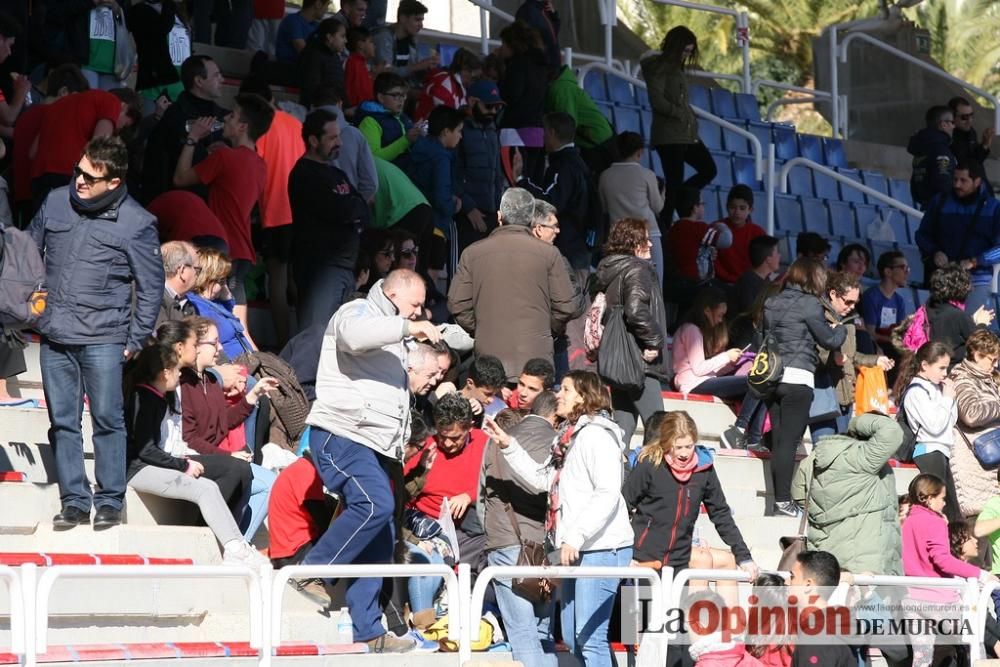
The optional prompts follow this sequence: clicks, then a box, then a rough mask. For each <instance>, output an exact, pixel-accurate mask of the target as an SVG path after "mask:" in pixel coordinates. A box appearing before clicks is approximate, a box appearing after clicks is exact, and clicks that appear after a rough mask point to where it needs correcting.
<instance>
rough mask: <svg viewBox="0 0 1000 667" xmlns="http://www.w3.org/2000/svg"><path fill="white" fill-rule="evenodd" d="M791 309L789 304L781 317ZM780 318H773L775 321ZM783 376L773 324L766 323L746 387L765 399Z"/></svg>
mask: <svg viewBox="0 0 1000 667" xmlns="http://www.w3.org/2000/svg"><path fill="white" fill-rule="evenodd" d="M789 308H791V304H789V305H788V306H787V307H786V308H785V310H784V311H782V313H781V314H782V315H784V314H785V313H787V312H788V309H789ZM780 319H781V317H775V321H778V320H780ZM784 374H785V366H784V364H782V363H781V355H780V354H778V341H777V339H775V337H774V323H771V322H768V327H767V329H765V330H764V340H763V342H762V343H761V344H760V347H759V348H758V349H757V354H756V355H754V358H753V364H751V366H750V372H749V373H748V374H747V386H748V388H749V390H750V393H752V394H753V395H754V396H756V397H757V398H760V399H765V398H767V397H768V396H770V395H771V394H772V393H773V392H774V390H775V389H777V387H778V385H779V384H781V378H782V376H783V375H784Z"/></svg>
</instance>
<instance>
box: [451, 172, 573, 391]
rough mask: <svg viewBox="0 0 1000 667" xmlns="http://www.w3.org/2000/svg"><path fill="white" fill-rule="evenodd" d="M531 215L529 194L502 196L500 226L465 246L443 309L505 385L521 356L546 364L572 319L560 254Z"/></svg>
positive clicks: (514, 190) (568, 283)
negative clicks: (491, 361)
mask: <svg viewBox="0 0 1000 667" xmlns="http://www.w3.org/2000/svg"><path fill="white" fill-rule="evenodd" d="M534 212H535V198H534V197H533V196H532V195H531V193H530V192H528V191H527V190H524V189H522V188H509V189H508V190H507V191H506V192H504V194H503V197H502V198H501V199H500V212H499V213H498V216H497V217H498V218H499V222H500V226H499V227H497V228H496V229H494V230H493V231H492V232H491V233H490V235H489V236H488V237H486V238H485V239H483V240H482V241H477V242H476V243H473V244H472V245H470V246H469V247H468V248H466V249H465V252H463V253H462V257H461V260H460V261H459V263H458V270H457V271H456V272H455V279H454V280H453V281H452V283H451V289H450V290H448V309H449V310H450V311H451V313H452V315H454V316H455V321H456V322H457V323H458V324H460V325H461V326H462V327H463V328H464V329H465V330H466V331H468V332H469V333H470V334H472V337H473V338H475V340H476V347H475V349H476V354H490V355H493V356H495V357H497V358H499V359H500V361H501V362H502V363H503V367H504V370H505V372H506V373H507V380H508V382H516V381H517V374H518V373H520V372H521V368H523V367H524V364H525V362H526V361H528V360H529V359H534V358H537V357H540V358H542V359H546V360H548V361H549V363H551V362H552V350H553V343H552V341H553V338H552V332H553V331H562V330H564V329H565V325H566V322H568V321H570V320H571V319H573V318H574V317H576V316H578V315H579V314H580V312H579V311H580V300H579V294H578V293H577V291H576V290H574V288H573V284H572V282H571V281H570V276H569V271H568V270H567V268H566V263H565V262H564V261H563V257H562V254H560V252H559V250H558V249H557V248H555V247H554V246H553V245H552V243H551V241H549V242H546V241H544V240H541V239H540V238H536V236H535V235H534V234H533V233H532V231H531V225H532V221H533V219H534ZM555 224H556V225H558V223H555ZM553 236H554V234H553Z"/></svg>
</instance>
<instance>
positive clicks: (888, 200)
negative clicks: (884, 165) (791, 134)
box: [778, 157, 924, 220]
mask: <svg viewBox="0 0 1000 667" xmlns="http://www.w3.org/2000/svg"><path fill="white" fill-rule="evenodd" d="M798 166H802V167H807V168H809V169H812V170H813V171H818V172H819V173H821V174H825V175H827V176H829V177H830V178H832V179H834V180H836V181H839V182H841V183H844V184H845V185H848V186H849V187H852V188H854V189H855V190H859V191H861V192H863V193H865V194H866V195H868V196H869V197H871V198H873V199H877V200H879V201H880V202H882V203H883V204H886V205H887V206H892V207H893V208H895V209H898V210H900V211H902V212H903V213H906V214H907V215H912V216H913V217H915V218H917V219H918V220H919V219H923V217H924V214H923V213H922V212H921V211H918V210H917V209H915V208H913V207H912V206H907V205H906V204H904V203H903V202H901V201H899V200H898V199H893V198H892V197H890V196H889V195H885V194H882V193H881V192H879V191H878V190H874V189H872V188H870V187H868V186H867V185H865V184H864V183H859V182H858V181H855V180H854V179H852V178H848V177H847V176H844V175H843V174H841V173H838V172H836V171H834V170H833V169H830V168H829V167H824V166H823V165H821V164H820V163H818V162H814V161H812V160H810V159H808V158H804V157H796V158H792V159H791V160H788V161H787V162H785V164H783V165H782V166H781V171H780V172H778V187H779V188H780V189H781V190H780V191H781V192H782V193H786V192H788V174H789V172H791V170H792V169H793V168H795V167H798Z"/></svg>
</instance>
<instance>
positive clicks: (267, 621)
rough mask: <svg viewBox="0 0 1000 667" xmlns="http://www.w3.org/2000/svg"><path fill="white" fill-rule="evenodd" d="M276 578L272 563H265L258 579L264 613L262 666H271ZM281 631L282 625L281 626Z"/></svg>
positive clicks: (261, 647)
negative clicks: (273, 580)
mask: <svg viewBox="0 0 1000 667" xmlns="http://www.w3.org/2000/svg"><path fill="white" fill-rule="evenodd" d="M273 578H274V568H273V567H272V566H271V564H270V563H265V564H264V565H262V566H261V568H260V578H259V579H258V581H257V586H258V589H259V590H260V602H261V609H262V611H263V614H262V616H261V619H260V620H261V623H260V662H259V663H258V664H259V665H260V667H271V654H272V652H273V651H272V645H273V644H274V641H273V640H272V638H271V614H272V613H274V610H273V608H272V607H271V581H272V579H273ZM279 631H280V626H279Z"/></svg>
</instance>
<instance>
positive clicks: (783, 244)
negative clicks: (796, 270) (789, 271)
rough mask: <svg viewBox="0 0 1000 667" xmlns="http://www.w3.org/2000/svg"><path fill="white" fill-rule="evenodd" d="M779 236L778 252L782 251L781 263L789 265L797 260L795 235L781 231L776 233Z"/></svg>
mask: <svg viewBox="0 0 1000 667" xmlns="http://www.w3.org/2000/svg"><path fill="white" fill-rule="evenodd" d="M774 235H775V236H777V237H778V252H779V253H781V263H782V264H783V265H784V266H788V265H789V264H791V263H792V262H793V261H795V235H794V234H792V235H788V234H783V233H779V232H777V231H776V232H775V233H774Z"/></svg>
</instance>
